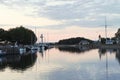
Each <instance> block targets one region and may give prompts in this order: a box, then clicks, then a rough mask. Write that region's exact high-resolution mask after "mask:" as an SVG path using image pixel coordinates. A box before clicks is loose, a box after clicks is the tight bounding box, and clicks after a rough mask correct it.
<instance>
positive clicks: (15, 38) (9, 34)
mask: <svg viewBox="0 0 120 80" xmlns="http://www.w3.org/2000/svg"><path fill="white" fill-rule="evenodd" d="M0 41H4V42H6V43H8V42H11V43H15V42H17V43H18V44H34V43H35V42H36V41H37V37H36V35H35V33H34V32H33V31H32V30H29V29H27V28H24V27H23V26H20V27H16V28H11V29H9V30H7V31H6V30H4V29H2V28H1V29H0Z"/></svg>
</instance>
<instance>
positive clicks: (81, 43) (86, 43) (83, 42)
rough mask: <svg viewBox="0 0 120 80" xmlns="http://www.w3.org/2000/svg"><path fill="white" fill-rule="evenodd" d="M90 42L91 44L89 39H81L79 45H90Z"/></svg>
mask: <svg viewBox="0 0 120 80" xmlns="http://www.w3.org/2000/svg"><path fill="white" fill-rule="evenodd" d="M89 44H90V42H89V41H87V40H81V41H80V42H79V45H89Z"/></svg>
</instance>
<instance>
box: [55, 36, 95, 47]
mask: <svg viewBox="0 0 120 80" xmlns="http://www.w3.org/2000/svg"><path fill="white" fill-rule="evenodd" d="M82 40H86V41H89V42H90V43H92V42H93V41H92V40H89V39H85V38H82V37H76V38H69V39H63V40H60V41H59V42H58V43H57V44H60V45H75V44H79V42H80V41H82Z"/></svg>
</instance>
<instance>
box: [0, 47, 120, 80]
mask: <svg viewBox="0 0 120 80" xmlns="http://www.w3.org/2000/svg"><path fill="white" fill-rule="evenodd" d="M0 74H1V75H0V80H119V79H120V76H119V75H120V50H117V49H86V48H82V49H79V48H78V49H77V48H75V49H74V48H72V49H71V48H52V49H48V50H46V51H44V52H39V51H38V52H36V53H34V54H28V55H24V56H19V55H18V56H15V55H14V56H2V57H0Z"/></svg>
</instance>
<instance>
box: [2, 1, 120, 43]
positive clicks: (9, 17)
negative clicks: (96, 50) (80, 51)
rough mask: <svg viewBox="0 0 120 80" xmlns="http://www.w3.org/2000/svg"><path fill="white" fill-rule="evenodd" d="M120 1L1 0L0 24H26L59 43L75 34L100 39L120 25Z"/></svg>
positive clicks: (8, 25) (17, 25) (27, 26)
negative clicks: (105, 26)
mask: <svg viewBox="0 0 120 80" xmlns="http://www.w3.org/2000/svg"><path fill="white" fill-rule="evenodd" d="M119 4H120V0H0V27H1V28H4V29H9V28H14V27H19V26H20V25H23V26H24V27H26V28H29V29H32V30H33V31H34V32H35V33H36V35H37V37H38V41H40V39H39V36H40V34H44V36H45V41H49V42H56V41H59V40H61V39H66V38H71V37H85V38H88V39H92V40H97V39H98V36H99V34H100V35H101V36H103V37H105V28H104V25H105V17H106V21H107V30H108V34H107V36H108V37H113V36H114V34H115V33H116V32H117V30H118V28H119V26H120V22H119V21H120V5H119Z"/></svg>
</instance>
